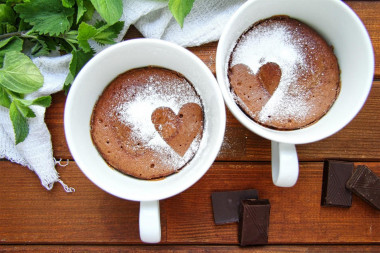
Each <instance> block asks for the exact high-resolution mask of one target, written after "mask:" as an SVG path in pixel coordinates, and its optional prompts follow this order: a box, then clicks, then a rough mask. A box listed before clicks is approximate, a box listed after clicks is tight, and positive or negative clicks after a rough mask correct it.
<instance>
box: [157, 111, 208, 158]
mask: <svg viewBox="0 0 380 253" xmlns="http://www.w3.org/2000/svg"><path fill="white" fill-rule="evenodd" d="M151 118H152V123H153V124H154V127H155V128H156V130H157V132H158V133H159V134H160V135H161V137H162V138H163V139H164V140H165V141H166V143H167V144H168V145H169V146H170V147H172V148H173V150H174V151H175V152H177V153H178V154H179V155H181V156H184V155H185V153H186V151H187V150H188V149H189V147H190V145H191V143H193V141H194V139H195V138H196V137H197V136H198V135H199V134H201V133H202V132H203V111H202V108H201V107H200V106H199V105H198V104H195V103H188V104H185V105H183V106H182V107H181V109H180V110H179V112H178V114H175V113H174V112H173V110H172V109H170V108H168V107H159V108H157V109H156V110H155V111H154V112H153V113H152V117H151Z"/></svg>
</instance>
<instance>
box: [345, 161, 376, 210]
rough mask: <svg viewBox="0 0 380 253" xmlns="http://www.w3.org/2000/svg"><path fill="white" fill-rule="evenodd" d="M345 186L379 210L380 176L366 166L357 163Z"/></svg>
mask: <svg viewBox="0 0 380 253" xmlns="http://www.w3.org/2000/svg"><path fill="white" fill-rule="evenodd" d="M346 187H347V188H348V189H350V190H351V191H352V192H353V193H354V194H356V195H358V196H359V197H360V198H362V199H363V200H364V201H366V202H367V203H368V204H370V205H371V206H373V207H374V208H376V209H377V210H380V178H379V177H378V176H377V175H376V174H375V173H374V172H373V171H372V170H370V169H369V168H368V167H367V166H365V165H359V166H358V167H357V168H356V170H355V172H354V173H353V174H352V176H351V178H350V179H349V180H348V181H347V184H346Z"/></svg>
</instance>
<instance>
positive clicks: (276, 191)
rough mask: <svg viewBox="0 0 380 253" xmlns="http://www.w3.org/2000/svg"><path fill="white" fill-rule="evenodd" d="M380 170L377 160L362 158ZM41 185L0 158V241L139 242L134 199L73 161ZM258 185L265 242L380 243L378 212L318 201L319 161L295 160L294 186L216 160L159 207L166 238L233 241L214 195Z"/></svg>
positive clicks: (233, 230)
mask: <svg viewBox="0 0 380 253" xmlns="http://www.w3.org/2000/svg"><path fill="white" fill-rule="evenodd" d="M365 164H366V165H367V166H369V167H370V168H371V169H372V170H373V171H374V172H375V173H377V174H378V175H379V174H380V163H365ZM58 172H59V173H60V175H61V178H62V180H63V181H64V182H65V183H66V184H68V185H69V186H71V187H74V188H75V189H76V192H75V193H71V194H68V193H66V192H64V190H63V189H62V187H61V186H60V185H59V184H56V185H55V187H54V189H53V190H52V191H47V190H45V189H44V188H43V187H42V186H41V185H40V183H39V182H38V178H37V176H36V175H35V174H34V173H33V172H31V171H28V169H27V168H25V167H22V166H20V165H16V164H13V163H10V162H8V161H0V185H1V187H0V199H1V204H0V214H1V215H0V244H28V243H33V244H51V243H54V244H60V243H62V242H64V243H65V244H131V243H132V244H139V243H141V242H140V240H139V235H138V209H139V207H138V203H137V202H131V201H127V200H122V199H119V198H116V197H113V196H111V195H109V194H107V193H105V192H103V191H102V190H100V189H99V188H97V187H96V186H95V185H94V184H93V183H92V182H90V181H89V180H88V179H87V178H86V177H85V176H84V174H82V172H81V171H80V170H79V169H78V167H77V166H76V164H75V162H70V164H69V165H68V166H67V167H64V168H58ZM249 188H253V189H257V190H258V191H259V197H260V198H267V199H269V200H270V203H271V215H270V225H269V243H270V244H326V243H327V244H346V243H354V244H365V243H380V213H379V211H376V210H375V209H374V208H372V207H371V206H369V205H368V204H366V203H365V202H363V201H362V200H361V199H359V198H356V197H354V198H353V205H352V207H351V208H338V207H321V206H320V197H321V188H322V163H321V162H306V163H301V165H300V176H299V180H298V183H297V184H296V186H295V187H293V188H279V187H275V186H274V185H273V184H272V181H271V173H270V164H269V163H268V162H255V163H252V162H217V163H214V165H213V166H212V167H211V169H210V170H209V171H208V172H207V173H206V175H205V176H204V177H203V178H202V179H201V180H200V181H199V182H198V183H196V184H195V185H194V186H193V187H191V188H190V189H188V190H186V191H185V192H183V193H181V194H179V195H177V196H174V197H172V198H169V199H166V200H163V201H161V202H160V205H161V219H162V243H163V244H189V243H190V244H229V245H237V244H238V240H237V224H228V225H219V226H216V225H215V224H214V221H213V215H212V207H211V199H210V196H211V193H212V192H213V191H228V190H238V189H249Z"/></svg>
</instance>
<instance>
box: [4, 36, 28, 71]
mask: <svg viewBox="0 0 380 253" xmlns="http://www.w3.org/2000/svg"><path fill="white" fill-rule="evenodd" d="M22 44H23V40H22V39H20V38H18V37H11V38H9V39H5V40H1V41H0V68H1V67H3V60H4V55H5V53H7V52H10V51H17V52H21V50H22Z"/></svg>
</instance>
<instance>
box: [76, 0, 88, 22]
mask: <svg viewBox="0 0 380 253" xmlns="http://www.w3.org/2000/svg"><path fill="white" fill-rule="evenodd" d="M76 1H77V6H78V12H77V24H79V21H80V19H81V18H82V17H83V15H84V13H85V12H86V11H87V9H86V7H84V3H83V0H76Z"/></svg>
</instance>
